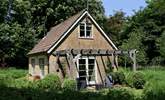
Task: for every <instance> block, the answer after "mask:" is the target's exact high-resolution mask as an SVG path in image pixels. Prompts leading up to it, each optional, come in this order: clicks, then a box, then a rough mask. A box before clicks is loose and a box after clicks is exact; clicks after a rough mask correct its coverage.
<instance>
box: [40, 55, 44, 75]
mask: <svg viewBox="0 0 165 100" xmlns="http://www.w3.org/2000/svg"><path fill="white" fill-rule="evenodd" d="M44 63H45V62H44V58H40V59H39V67H40V70H41V76H44V75H45V73H44V65H45V64H44Z"/></svg>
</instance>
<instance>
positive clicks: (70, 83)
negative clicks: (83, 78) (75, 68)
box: [62, 79, 77, 90]
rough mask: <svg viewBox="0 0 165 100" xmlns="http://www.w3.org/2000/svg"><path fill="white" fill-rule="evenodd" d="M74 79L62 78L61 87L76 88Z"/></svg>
mask: <svg viewBox="0 0 165 100" xmlns="http://www.w3.org/2000/svg"><path fill="white" fill-rule="evenodd" d="M76 85H77V83H76V81H75V80H71V79H64V82H63V86H62V87H63V89H65V90H76Z"/></svg>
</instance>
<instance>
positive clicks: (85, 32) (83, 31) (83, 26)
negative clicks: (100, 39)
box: [79, 22, 92, 38]
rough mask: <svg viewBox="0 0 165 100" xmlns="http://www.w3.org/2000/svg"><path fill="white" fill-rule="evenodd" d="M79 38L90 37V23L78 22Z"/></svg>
mask: <svg viewBox="0 0 165 100" xmlns="http://www.w3.org/2000/svg"><path fill="white" fill-rule="evenodd" d="M79 37H80V38H92V24H91V23H85V22H82V23H80V35H79Z"/></svg>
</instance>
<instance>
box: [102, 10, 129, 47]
mask: <svg viewBox="0 0 165 100" xmlns="http://www.w3.org/2000/svg"><path fill="white" fill-rule="evenodd" d="M106 20H107V21H106V22H105V25H104V29H105V31H106V33H107V34H108V36H109V37H111V38H112V40H113V41H114V42H115V44H116V45H117V46H118V45H120V44H121V42H122V41H120V40H121V35H122V34H121V31H122V29H123V26H124V24H125V23H126V17H125V13H124V12H122V11H116V13H115V14H114V15H113V16H110V17H109V18H107V19H106Z"/></svg>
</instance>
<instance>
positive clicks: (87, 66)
mask: <svg viewBox="0 0 165 100" xmlns="http://www.w3.org/2000/svg"><path fill="white" fill-rule="evenodd" d="M79 59H85V62H86V64H85V67H86V82H87V85H94V84H96V83H97V66H96V58H95V57H81V58H79ZM79 59H77V68H78V71H77V78H79V77H80V76H79ZM89 59H94V73H95V75H94V77H95V80H94V81H88V77H89V72H88V71H89V65H88V61H89Z"/></svg>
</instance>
